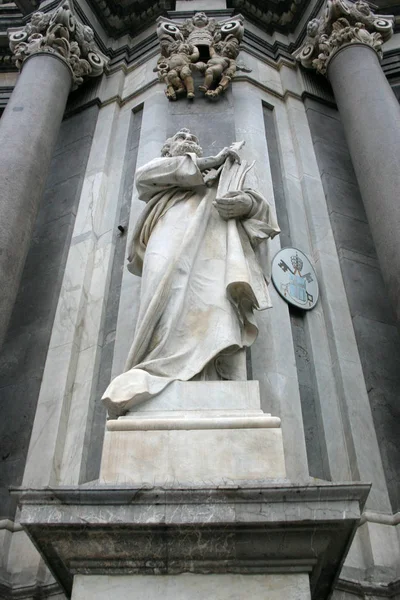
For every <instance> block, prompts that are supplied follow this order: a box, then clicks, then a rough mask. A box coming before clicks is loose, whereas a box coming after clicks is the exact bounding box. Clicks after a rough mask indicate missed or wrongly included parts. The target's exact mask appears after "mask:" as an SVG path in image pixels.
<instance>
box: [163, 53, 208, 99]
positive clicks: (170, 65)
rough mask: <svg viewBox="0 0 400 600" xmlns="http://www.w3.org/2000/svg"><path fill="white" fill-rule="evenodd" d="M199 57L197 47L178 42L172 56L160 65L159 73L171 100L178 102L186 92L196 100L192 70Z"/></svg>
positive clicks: (190, 97)
mask: <svg viewBox="0 0 400 600" xmlns="http://www.w3.org/2000/svg"><path fill="white" fill-rule="evenodd" d="M199 56H200V53H199V50H198V48H197V47H196V46H192V44H187V43H184V42H177V44H176V48H174V49H173V50H172V51H171V56H170V57H169V58H167V59H163V60H162V62H160V63H159V65H158V71H159V73H160V76H161V78H163V79H164V81H165V83H166V84H167V90H166V92H165V93H166V96H167V98H168V99H169V100H176V97H177V95H180V94H184V93H185V92H186V95H187V97H188V98H189V99H192V98H194V82H193V76H192V68H193V67H194V63H196V62H197V61H198V60H199Z"/></svg>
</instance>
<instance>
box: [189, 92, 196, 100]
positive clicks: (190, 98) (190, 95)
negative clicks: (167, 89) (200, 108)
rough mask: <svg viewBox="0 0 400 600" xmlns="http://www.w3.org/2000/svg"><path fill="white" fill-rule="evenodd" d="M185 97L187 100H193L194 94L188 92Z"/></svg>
mask: <svg viewBox="0 0 400 600" xmlns="http://www.w3.org/2000/svg"><path fill="white" fill-rule="evenodd" d="M187 97H188V99H189V100H193V98H194V93H193V92H188V93H187Z"/></svg>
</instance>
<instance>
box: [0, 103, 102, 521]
mask: <svg viewBox="0 0 400 600" xmlns="http://www.w3.org/2000/svg"><path fill="white" fill-rule="evenodd" d="M97 114H98V108H97V107H91V108H88V109H87V110H83V111H82V112H80V113H78V114H76V115H73V116H71V117H70V118H67V119H65V120H64V122H63V123H62V125H61V129H60V134H59V137H58V142H57V149H56V153H55V155H54V157H53V160H52V164H51V168H50V174H49V177H48V180H47V184H46V190H45V194H44V197H43V200H42V204H41V207H40V210H39V214H38V217H37V221H36V225H35V229H34V233H33V237H32V242H31V246H30V250H29V253H28V257H27V260H26V263H25V267H24V272H23V276H22V280H21V285H20V289H19V292H18V296H17V300H16V303H15V306H14V311H13V314H12V317H11V322H10V326H9V330H8V334H7V338H6V340H5V344H4V347H3V349H2V352H1V354H0V398H1V405H2V419H1V421H0V445H1V450H0V461H1V468H0V472H1V481H0V488H1V491H0V494H1V495H2V498H1V500H4V502H3V501H2V502H1V506H2V511H1V515H0V518H2V517H4V518H6V517H9V518H13V515H14V511H15V502H14V501H11V499H10V498H9V494H8V487H9V486H10V485H18V484H19V483H20V482H21V481H22V476H23V472H24V466H25V460H26V454H27V451H28V446H29V439H30V435H31V430H32V426H33V420H34V416H35V411H36V404H37V399H38V395H39V391H40V382H41V378H42V374H43V369H44V364H45V360H46V355H47V348H48V344H49V341H50V335H51V329H52V325H53V320H54V315H55V311H56V308H57V302H58V295H59V291H60V287H61V282H62V278H63V273H64V267H65V262H66V259H67V255H68V248H69V243H70V239H71V235H72V231H73V225H74V220H75V214H76V209H77V204H78V202H79V196H80V192H81V188H82V183H83V175H84V172H85V169H86V164H87V160H88V157H89V151H90V146H91V142H92V137H93V133H94V129H95V126H96V121H97Z"/></svg>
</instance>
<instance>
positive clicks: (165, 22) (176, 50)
mask: <svg viewBox="0 0 400 600" xmlns="http://www.w3.org/2000/svg"><path fill="white" fill-rule="evenodd" d="M243 33H244V26H243V17H242V16H241V15H237V16H236V17H234V18H231V19H227V20H225V21H216V20H215V19H209V18H208V16H207V15H206V14H205V13H204V12H198V13H196V14H195V15H194V16H193V17H192V18H191V19H187V20H186V21H184V22H183V23H180V22H177V23H175V22H174V21H171V20H170V19H166V18H165V17H160V18H159V19H158V25H157V35H158V39H159V42H160V50H161V56H160V58H159V59H158V62H157V66H156V68H155V69H154V70H155V71H156V72H158V76H159V80H160V81H162V82H164V83H165V84H166V86H167V89H166V90H165V94H166V96H167V98H168V99H169V100H177V99H178V97H179V96H184V95H186V97H187V98H188V99H189V100H192V99H193V98H194V96H195V92H194V83H193V73H195V72H196V71H197V72H200V73H205V79H204V82H203V84H202V85H201V86H199V90H200V91H201V92H204V94H205V96H206V98H208V99H209V100H211V99H218V97H219V96H221V94H223V93H224V92H225V91H226V89H227V88H228V87H229V84H230V82H231V80H232V78H233V77H234V75H235V73H236V71H237V70H238V69H241V70H242V71H249V69H248V68H247V67H246V66H245V65H242V64H238V63H237V61H236V59H237V57H238V55H239V52H240V42H241V41H242V39H243ZM189 49H190V50H189Z"/></svg>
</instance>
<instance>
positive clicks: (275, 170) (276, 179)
mask: <svg viewBox="0 0 400 600" xmlns="http://www.w3.org/2000/svg"><path fill="white" fill-rule="evenodd" d="M264 124H265V135H266V138H267V145H268V155H269V161H270V168H271V177H272V185H273V189H274V198H275V205H276V212H277V217H278V223H279V226H280V228H281V233H280V241H281V245H282V248H285V247H286V246H291V245H292V241H291V235H290V226H289V218H288V214H287V208H286V198H285V190H284V185H283V181H282V167H281V163H280V158H279V148H278V142H277V131H276V125H275V119H274V113H273V110H272V109H270V108H269V107H268V106H266V105H264ZM271 285H272V284H271ZM289 312H290V323H291V329H292V336H293V345H294V350H295V356H296V368H297V376H298V380H299V392H300V400H301V410H302V416H303V423H304V432H305V437H306V449H307V461H308V469H309V474H310V476H311V477H318V478H319V479H325V480H330V478H331V477H330V473H329V466H328V459H327V449H326V442H325V437H324V433H323V431H324V430H323V427H322V423H321V422H320V420H319V419H318V415H319V413H320V407H319V398H318V393H317V390H316V386H315V373H314V368H313V355H312V350H311V345H310V343H309V339H308V333H307V328H306V325H305V318H306V315H305V313H304V311H301V310H297V309H296V308H295V307H294V306H290V305H289Z"/></svg>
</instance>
